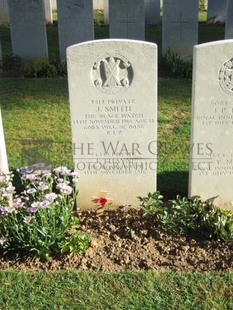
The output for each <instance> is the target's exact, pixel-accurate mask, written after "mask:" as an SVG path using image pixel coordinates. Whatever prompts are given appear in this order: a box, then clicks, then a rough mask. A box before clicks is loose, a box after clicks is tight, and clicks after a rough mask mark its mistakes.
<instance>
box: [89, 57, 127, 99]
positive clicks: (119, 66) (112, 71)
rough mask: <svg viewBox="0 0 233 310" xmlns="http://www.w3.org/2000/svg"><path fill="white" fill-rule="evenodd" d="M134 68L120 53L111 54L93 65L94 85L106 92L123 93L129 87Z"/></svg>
mask: <svg viewBox="0 0 233 310" xmlns="http://www.w3.org/2000/svg"><path fill="white" fill-rule="evenodd" d="M132 79H133V70H132V66H131V64H130V63H129V61H128V60H127V59H126V58H125V57H123V56H120V55H117V56H116V55H109V56H107V57H106V58H102V59H99V60H97V61H96V62H95V63H94V65H93V67H92V82H93V84H94V86H95V87H96V88H97V89H98V90H100V91H101V92H104V93H106V94H111V95H112V94H116V93H121V92H123V91H125V90H127V89H128V88H129V86H130V85H131V83H132Z"/></svg>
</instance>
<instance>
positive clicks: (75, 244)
mask: <svg viewBox="0 0 233 310" xmlns="http://www.w3.org/2000/svg"><path fill="white" fill-rule="evenodd" d="M89 243H90V236H89V235H85V234H83V233H80V232H75V233H73V234H71V235H69V236H67V237H65V238H64V239H63V240H62V241H61V243H60V248H61V253H68V254H75V253H84V252H86V250H87V248H88V246H89Z"/></svg>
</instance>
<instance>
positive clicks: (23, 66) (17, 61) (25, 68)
mask: <svg viewBox="0 0 233 310" xmlns="http://www.w3.org/2000/svg"><path fill="white" fill-rule="evenodd" d="M2 70H3V71H4V72H7V71H11V72H14V73H15V74H16V75H19V76H21V77H25V78H56V77H67V68H66V63H65V62H63V63H60V61H59V60H56V59H54V60H53V61H49V60H48V59H37V60H35V61H34V62H26V63H23V62H22V60H21V58H20V57H18V56H15V55H11V54H9V55H6V56H4V57H3V62H2Z"/></svg>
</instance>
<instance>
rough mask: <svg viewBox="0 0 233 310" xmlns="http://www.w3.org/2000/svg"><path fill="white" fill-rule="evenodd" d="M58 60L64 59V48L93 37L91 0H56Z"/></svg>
mask: <svg viewBox="0 0 233 310" xmlns="http://www.w3.org/2000/svg"><path fill="white" fill-rule="evenodd" d="M57 14H58V33H59V48H60V60H61V61H65V57H66V48H67V47H68V46H70V45H73V44H76V43H80V42H84V41H89V40H93V39H94V21H93V3H92V0H66V1H64V0H57Z"/></svg>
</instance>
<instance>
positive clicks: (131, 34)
mask: <svg viewBox="0 0 233 310" xmlns="http://www.w3.org/2000/svg"><path fill="white" fill-rule="evenodd" d="M109 34H110V38H118V39H122V38H123V39H136V40H144V39H145V6H144V0H111V1H109Z"/></svg>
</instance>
